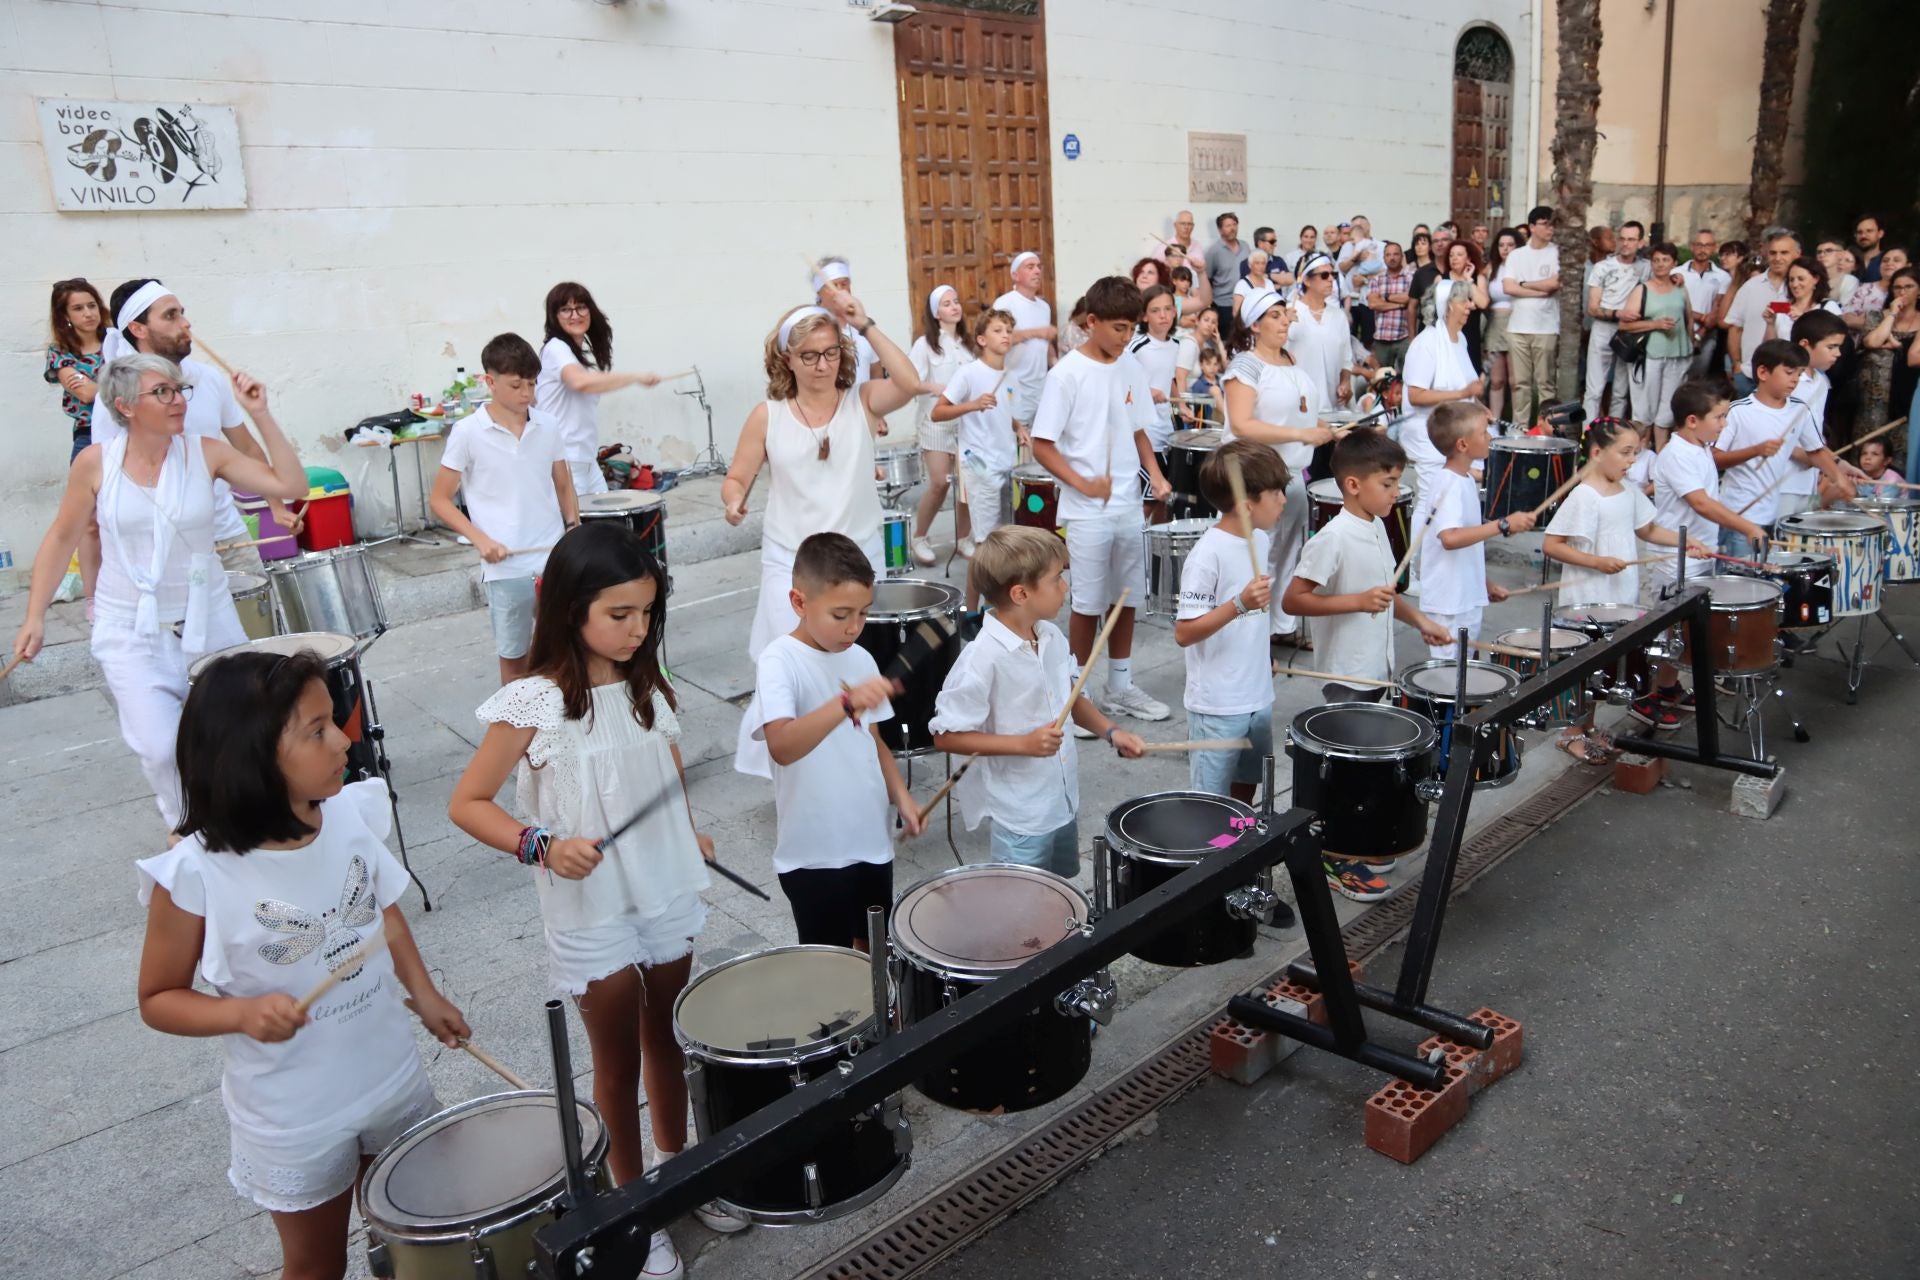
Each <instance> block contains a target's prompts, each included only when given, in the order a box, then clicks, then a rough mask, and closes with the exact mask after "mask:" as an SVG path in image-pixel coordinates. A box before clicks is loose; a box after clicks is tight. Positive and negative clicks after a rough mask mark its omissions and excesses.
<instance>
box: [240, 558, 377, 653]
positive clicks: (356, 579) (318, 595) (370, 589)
mask: <svg viewBox="0 0 1920 1280" xmlns="http://www.w3.org/2000/svg"><path fill="white" fill-rule="evenodd" d="M267 576H268V577H269V578H271V579H273V594H274V596H275V598H276V599H278V600H279V601H280V616H281V617H282V618H283V619H284V620H285V622H286V628H287V630H288V631H292V632H301V631H333V632H337V633H339V634H340V635H346V636H352V637H353V638H354V640H356V641H357V642H359V644H360V645H362V646H363V647H364V646H365V645H366V644H368V643H369V642H370V641H373V640H375V639H378V638H379V637H380V636H381V635H382V634H384V633H385V632H386V629H387V607H386V604H385V603H384V602H383V601H382V600H381V599H380V584H379V583H378V582H376V581H375V580H374V577H373V561H372V560H370V559H368V558H367V549H366V548H365V547H335V548H334V549H333V550H331V551H309V552H307V553H306V554H305V555H300V556H295V557H293V558H292V559H290V560H282V561H279V562H278V563H276V564H274V565H272V566H271V567H269V568H268V569H267Z"/></svg>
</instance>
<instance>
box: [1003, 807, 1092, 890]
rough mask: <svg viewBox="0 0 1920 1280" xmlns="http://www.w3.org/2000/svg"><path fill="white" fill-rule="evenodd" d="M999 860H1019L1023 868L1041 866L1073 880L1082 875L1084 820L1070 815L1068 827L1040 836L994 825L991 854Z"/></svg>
mask: <svg viewBox="0 0 1920 1280" xmlns="http://www.w3.org/2000/svg"><path fill="white" fill-rule="evenodd" d="M989 856H990V857H991V858H992V859H993V860H994V861H995V862H1017V863H1019V864H1020V865H1021V866H1023V867H1038V868H1040V869H1041V870H1042V871H1051V872H1053V874H1055V875H1057V876H1065V877H1066V878H1067V879H1069V880H1071V879H1073V878H1074V877H1075V876H1077V875H1079V874H1080V822H1079V819H1077V818H1069V819H1067V821H1066V824H1065V825H1064V826H1060V827H1056V828H1055V829H1054V830H1052V831H1048V832H1045V833H1044V834H1041V835H1037V836H1023V835H1021V834H1020V833H1019V832H1017V831H1008V830H1007V829H1006V828H1005V827H1003V826H1001V825H1000V824H999V823H998V822H996V823H994V824H993V845H992V852H991V854H990V855H989Z"/></svg>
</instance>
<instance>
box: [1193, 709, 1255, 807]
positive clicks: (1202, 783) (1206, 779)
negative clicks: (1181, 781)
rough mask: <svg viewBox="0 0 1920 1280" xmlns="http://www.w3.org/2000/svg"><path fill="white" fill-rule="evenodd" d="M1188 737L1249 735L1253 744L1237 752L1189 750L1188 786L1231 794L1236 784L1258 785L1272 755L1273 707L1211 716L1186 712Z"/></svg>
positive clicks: (1200, 738)
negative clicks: (1238, 713)
mask: <svg viewBox="0 0 1920 1280" xmlns="http://www.w3.org/2000/svg"><path fill="white" fill-rule="evenodd" d="M1187 736H1188V737H1189V738H1193V739H1196V740H1204V739H1208V738H1246V739H1249V740H1250V741H1252V743H1253V745H1252V746H1250V747H1242V748H1240V749H1239V750H1237V751H1189V752H1188V753H1187V785H1188V786H1189V787H1191V788H1192V789H1193V790H1195V791H1204V792H1206V793H1207V794H1208V795H1215V796H1224V795H1230V794H1232V792H1231V791H1230V790H1229V788H1230V787H1231V785H1232V784H1233V783H1236V782H1239V783H1245V784H1247V785H1250V786H1258V785H1259V782H1260V776H1261V774H1262V772H1263V771H1264V768H1265V764H1266V758H1267V757H1268V756H1270V755H1272V754H1273V708H1272V707H1262V708H1261V709H1260V710H1258V711H1248V712H1245V713H1243V714H1241V715H1233V716H1210V715H1207V714H1205V713H1203V712H1199V711H1189V712H1187Z"/></svg>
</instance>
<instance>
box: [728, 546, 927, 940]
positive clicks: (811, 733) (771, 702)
mask: <svg viewBox="0 0 1920 1280" xmlns="http://www.w3.org/2000/svg"><path fill="white" fill-rule="evenodd" d="M789 598H790V599H791V601H792V604H793V611H794V612H795V613H796V614H798V615H799V616H800V621H799V625H798V626H796V627H794V629H793V631H792V632H791V633H789V634H787V635H784V636H777V637H775V638H774V640H773V641H772V643H770V644H768V645H767V647H766V648H765V649H764V650H762V651H761V654H760V662H759V667H758V672H757V676H758V679H757V682H756V686H755V688H754V693H753V703H752V705H751V706H749V707H748V708H747V731H748V733H749V734H751V735H752V737H753V738H754V739H757V740H760V741H764V742H765V743H766V755H767V757H768V758H769V760H770V768H768V767H767V765H766V764H765V763H763V762H762V761H760V760H759V759H758V758H757V757H754V756H749V754H748V752H747V751H746V750H743V751H742V753H741V755H740V756H739V757H738V758H736V760H735V762H734V767H735V768H736V769H739V770H740V771H741V772H743V773H763V774H770V775H771V777H772V778H773V788H774V800H773V803H774V815H775V824H776V833H777V834H776V836H775V839H774V847H773V869H774V871H775V872H776V873H777V874H778V875H779V877H780V888H781V889H782V890H783V891H784V892H785V893H786V895H787V902H788V904H789V905H790V906H791V907H792V908H793V924H794V929H795V931H796V933H797V934H798V935H799V941H800V942H801V943H802V944H803V945H813V944H819V945H823V946H834V947H846V946H853V947H858V948H861V949H863V950H864V949H865V947H866V945H867V908H868V907H870V906H875V907H888V908H890V907H891V906H892V903H893V833H892V831H891V830H890V828H889V824H888V821H887V804H888V802H889V801H891V802H892V804H893V806H894V808H896V809H898V810H899V812H900V821H901V822H902V823H903V824H904V825H905V827H906V829H907V833H908V834H909V835H919V834H920V809H919V806H917V805H916V804H915V803H914V800H913V795H912V793H911V792H909V791H908V790H907V785H906V783H905V782H903V781H902V780H901V778H900V770H899V769H898V768H897V767H896V766H895V765H894V762H893V753H892V752H890V751H888V750H887V744H886V743H884V742H882V741H881V740H880V734H879V732H878V729H877V726H878V724H879V722H880V721H882V720H889V719H892V717H893V704H892V702H891V701H890V697H891V694H892V692H893V686H892V684H891V683H890V682H889V681H887V680H886V679H885V678H883V677H882V676H881V674H880V669H879V667H878V666H876V665H875V664H874V661H873V655H872V654H870V653H868V652H867V651H866V650H865V649H863V648H861V647H860V645H859V644H858V643H857V641H858V640H859V639H860V632H861V630H862V629H863V628H864V627H865V626H866V622H867V610H868V609H870V608H872V606H873V564H872V562H871V561H869V560H868V559H867V555H866V553H865V552H864V551H862V550H861V549H860V548H859V546H858V545H857V544H856V543H855V542H854V541H853V539H851V538H849V537H847V536H846V535H845V534H840V533H816V534H813V535H812V536H810V537H808V538H807V539H806V540H805V541H804V542H802V543H801V544H800V548H799V550H798V551H796V552H795V553H794V557H793V590H792V591H791V593H790V596H789Z"/></svg>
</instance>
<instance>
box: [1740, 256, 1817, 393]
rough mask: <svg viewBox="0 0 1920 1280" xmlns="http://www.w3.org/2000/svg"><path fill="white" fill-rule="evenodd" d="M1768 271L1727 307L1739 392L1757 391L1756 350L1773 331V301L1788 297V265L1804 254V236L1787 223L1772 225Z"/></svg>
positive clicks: (1753, 278) (1741, 291) (1755, 278)
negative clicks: (1754, 362) (1801, 252)
mask: <svg viewBox="0 0 1920 1280" xmlns="http://www.w3.org/2000/svg"><path fill="white" fill-rule="evenodd" d="M1765 244H1766V252H1767V272H1766V274H1765V275H1759V276H1753V277H1751V278H1750V279H1749V280H1748V281H1747V282H1746V283H1745V284H1743V285H1741V286H1740V292H1738V293H1736V294H1734V295H1733V303H1732V305H1730V306H1729V307H1728V308H1727V351H1728V354H1729V355H1731V356H1732V358H1733V390H1734V394H1735V395H1742V396H1745V395H1751V394H1753V387H1754V375H1753V353H1754V351H1755V350H1756V349H1758V348H1759V346H1760V344H1761V343H1762V342H1765V341H1766V340H1767V335H1768V334H1770V333H1771V332H1772V331H1773V326H1772V320H1773V304H1774V303H1776V302H1785V301H1786V300H1787V268H1788V267H1790V266H1792V265H1793V260H1794V259H1795V258H1797V257H1799V256H1800V237H1799V236H1797V235H1795V234H1794V233H1793V232H1792V231H1790V230H1788V229H1787V228H1786V227H1768V228H1767V232H1766V236H1765Z"/></svg>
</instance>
